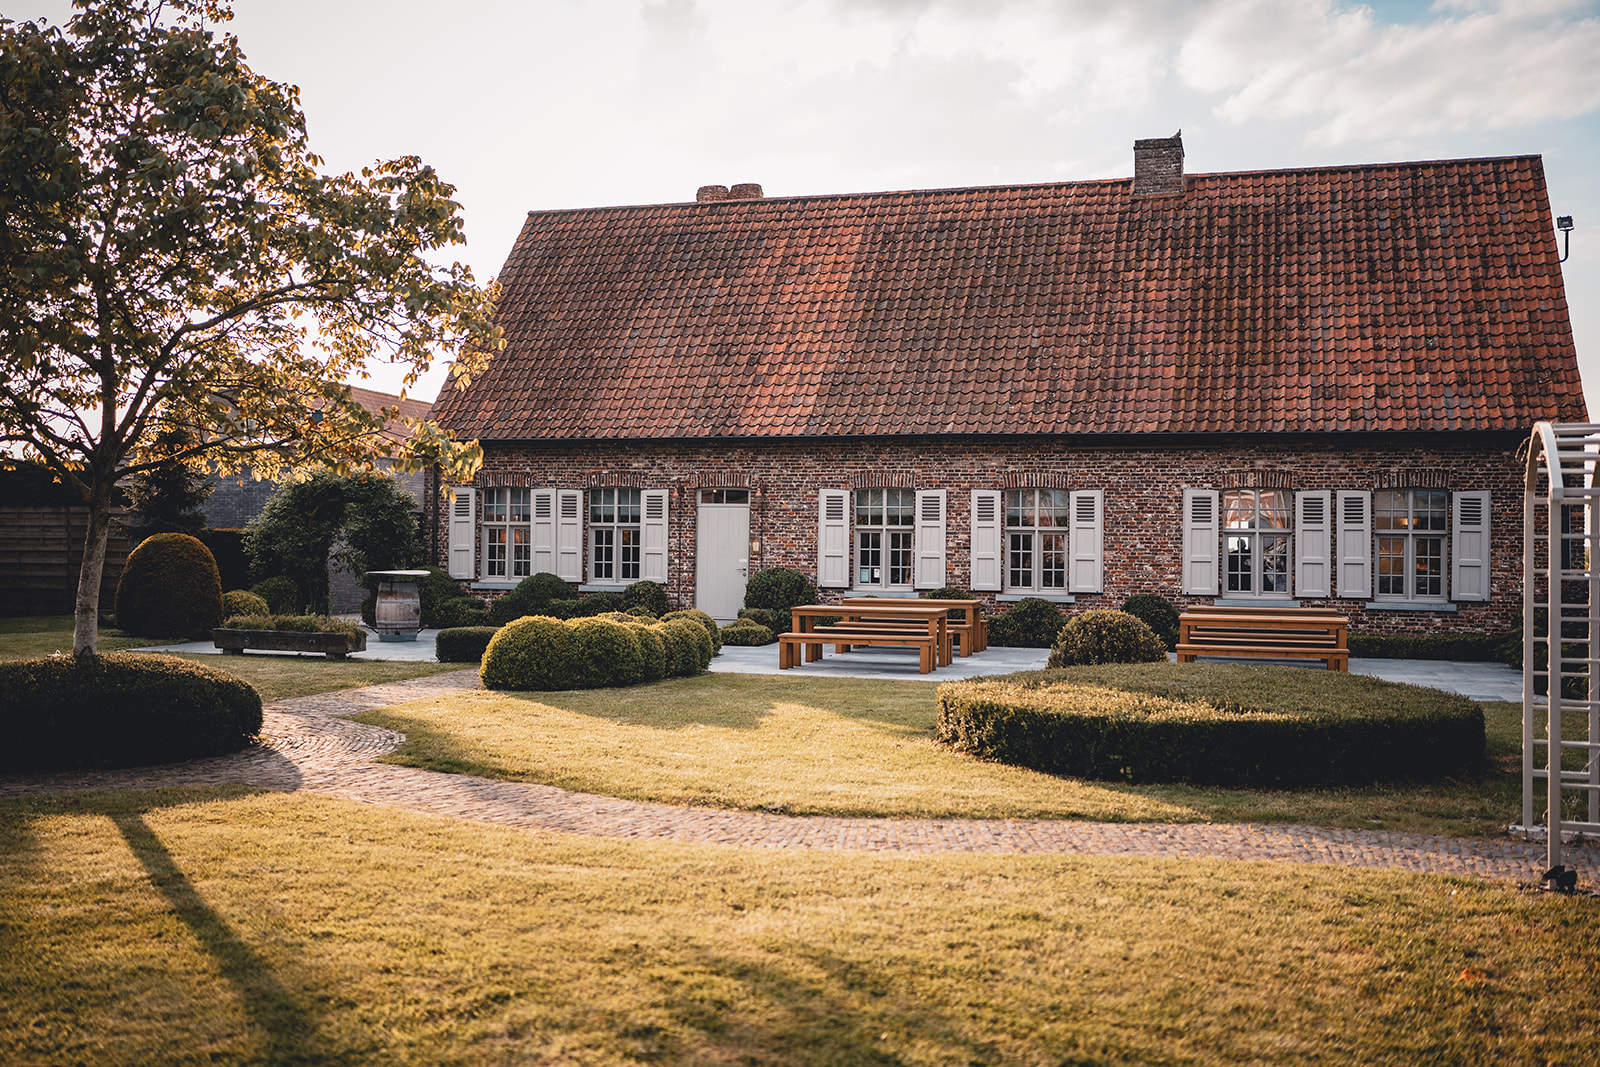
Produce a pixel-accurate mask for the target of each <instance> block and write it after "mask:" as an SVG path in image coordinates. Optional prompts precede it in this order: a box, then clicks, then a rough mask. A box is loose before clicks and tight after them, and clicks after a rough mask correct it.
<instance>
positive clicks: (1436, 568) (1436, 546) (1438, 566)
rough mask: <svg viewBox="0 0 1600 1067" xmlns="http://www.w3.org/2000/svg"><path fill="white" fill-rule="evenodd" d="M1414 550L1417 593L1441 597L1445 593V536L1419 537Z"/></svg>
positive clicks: (1420, 595) (1418, 594)
mask: <svg viewBox="0 0 1600 1067" xmlns="http://www.w3.org/2000/svg"><path fill="white" fill-rule="evenodd" d="M1414 550H1415V552H1416V561H1415V564H1414V568H1415V574H1416V579H1417V583H1416V587H1415V588H1416V595H1417V596H1419V597H1439V596H1443V595H1444V538H1442V537H1418V538H1417V539H1416V542H1415V545H1414Z"/></svg>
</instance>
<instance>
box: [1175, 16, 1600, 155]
mask: <svg viewBox="0 0 1600 1067" xmlns="http://www.w3.org/2000/svg"><path fill="white" fill-rule="evenodd" d="M1597 55H1600V18H1597V17H1595V13H1594V5H1593V4H1592V3H1587V4H1577V3H1573V2H1571V0H1524V2H1500V3H1492V4H1491V3H1471V2H1465V0H1449V2H1441V3H1437V4H1435V5H1434V8H1433V17H1431V18H1428V19H1426V20H1425V21H1423V22H1420V23H1413V24H1410V25H1393V24H1385V23H1383V22H1381V21H1379V20H1378V19H1377V18H1376V17H1375V16H1374V14H1373V12H1372V10H1371V9H1370V8H1366V7H1346V6H1343V5H1340V4H1337V3H1334V2H1331V0H1289V2H1283V0H1220V2H1218V3H1215V4H1213V5H1212V6H1211V7H1210V8H1209V9H1207V12H1206V15H1205V17H1204V18H1203V19H1202V20H1201V21H1200V23H1199V24H1198V25H1197V26H1196V28H1195V30H1194V32H1193V33H1192V34H1191V35H1190V36H1189V38H1188V39H1187V40H1186V41H1185V42H1184V44H1183V46H1182V49H1181V51H1180V53H1179V58H1178V72H1179V74H1180V76H1181V77H1182V78H1183V80H1184V81H1185V82H1186V83H1187V84H1188V85H1190V86H1192V87H1193V88H1196V89H1200V90H1202V91H1206V92H1211V93H1226V94H1227V96H1226V98H1225V99H1224V100H1223V101H1222V103H1221V104H1219V105H1218V107H1217V114H1218V115H1219V116H1220V117H1221V118H1223V119H1224V120H1226V121H1228V122H1231V123H1236V124H1238V123H1245V122H1248V121H1250V120H1253V119H1261V118H1265V119H1282V118H1307V119H1310V120H1312V121H1313V122H1317V123H1318V124H1317V125H1315V126H1314V128H1313V129H1312V130H1311V131H1310V133H1309V135H1308V139H1309V140H1310V141H1312V142H1313V143H1318V144H1340V143H1345V142H1349V141H1354V140H1367V139H1376V138H1395V137H1402V138H1404V137H1418V136H1427V135H1434V134H1439V133H1444V132H1451V131H1458V130H1468V129H1474V128H1484V129H1507V128H1512V127H1517V126H1524V125H1527V124H1530V123H1536V122H1544V121H1550V120H1559V119H1566V118H1572V117H1575V116H1578V115H1583V114H1586V113H1588V112H1590V111H1593V110H1594V109H1595V108H1596V107H1600V64H1596V63H1595V57H1596V56H1597Z"/></svg>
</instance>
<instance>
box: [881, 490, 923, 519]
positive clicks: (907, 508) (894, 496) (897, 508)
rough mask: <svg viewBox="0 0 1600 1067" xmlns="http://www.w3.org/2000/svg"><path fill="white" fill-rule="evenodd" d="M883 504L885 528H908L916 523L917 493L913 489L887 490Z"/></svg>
mask: <svg viewBox="0 0 1600 1067" xmlns="http://www.w3.org/2000/svg"><path fill="white" fill-rule="evenodd" d="M885 495H886V497H887V499H886V501H885V504H884V516H883V521H884V524H885V525H887V526H910V525H912V524H913V523H915V522H916V515H917V491H916V490H915V489H889V490H886V491H885Z"/></svg>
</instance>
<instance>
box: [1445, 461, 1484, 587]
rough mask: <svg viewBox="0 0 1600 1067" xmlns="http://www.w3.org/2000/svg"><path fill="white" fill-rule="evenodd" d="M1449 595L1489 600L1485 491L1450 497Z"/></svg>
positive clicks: (1479, 490)
mask: <svg viewBox="0 0 1600 1067" xmlns="http://www.w3.org/2000/svg"><path fill="white" fill-rule="evenodd" d="M1450 496H1451V498H1452V499H1451V508H1450V510H1451V512H1452V513H1453V518H1452V520H1451V523H1450V595H1451V598H1452V599H1454V600H1488V599H1489V491H1488V490H1487V489H1475V490H1472V491H1471V492H1463V493H1451V494H1450Z"/></svg>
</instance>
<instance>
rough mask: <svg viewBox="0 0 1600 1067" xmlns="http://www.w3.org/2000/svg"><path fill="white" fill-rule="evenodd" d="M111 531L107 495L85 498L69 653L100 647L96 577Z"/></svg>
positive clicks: (101, 572) (102, 570)
mask: <svg viewBox="0 0 1600 1067" xmlns="http://www.w3.org/2000/svg"><path fill="white" fill-rule="evenodd" d="M110 534H111V497H110V494H109V493H105V494H102V493H95V494H94V495H93V496H91V497H90V498H89V529H88V532H87V533H85V534H84V538H83V565H82V566H80V567H79V568H78V601H77V604H76V606H75V607H74V609H73V625H72V654H73V655H74V656H78V657H80V658H81V657H84V656H93V655H97V654H98V653H99V651H100V578H101V576H102V575H104V574H105V570H106V540H107V538H108V537H109V536H110Z"/></svg>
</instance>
